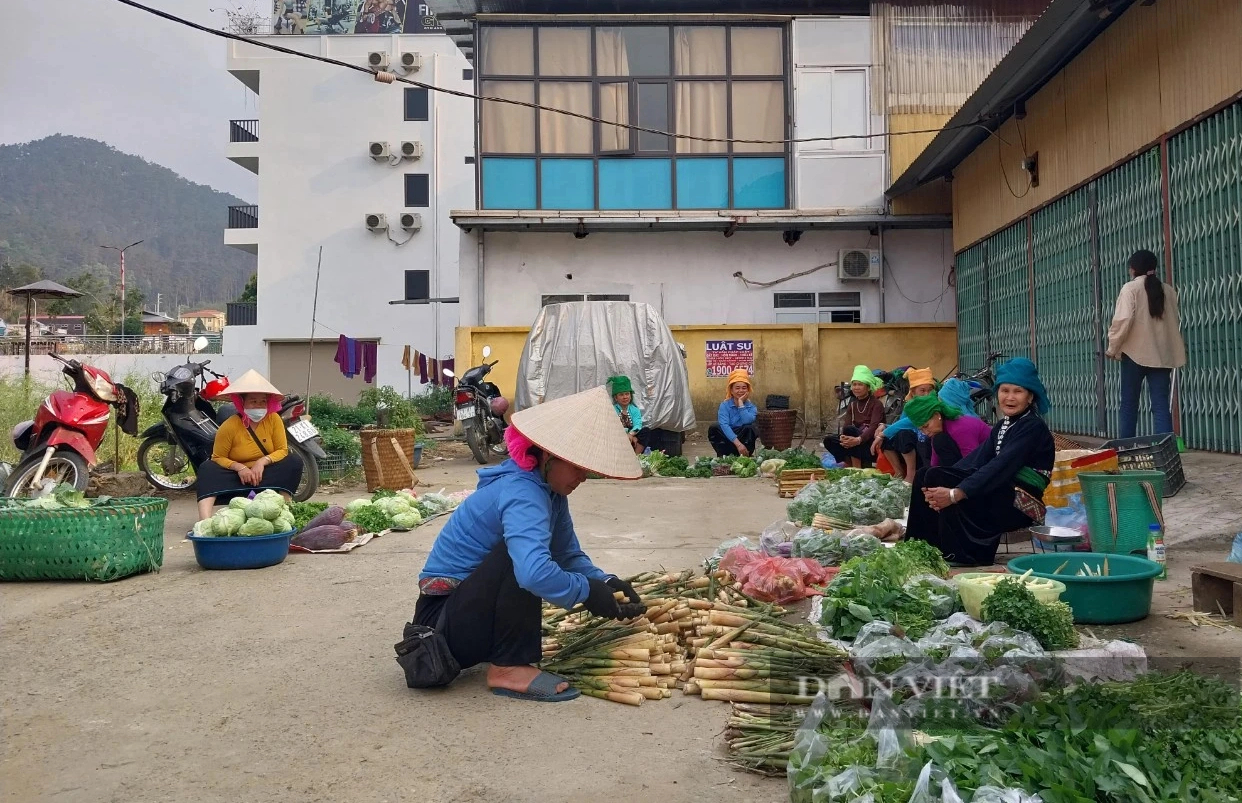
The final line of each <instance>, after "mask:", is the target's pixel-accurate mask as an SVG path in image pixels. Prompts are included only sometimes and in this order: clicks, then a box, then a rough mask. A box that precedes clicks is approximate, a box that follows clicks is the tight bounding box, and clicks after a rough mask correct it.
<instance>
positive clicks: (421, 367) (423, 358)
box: [418, 352, 427, 385]
mask: <svg viewBox="0 0 1242 803" xmlns="http://www.w3.org/2000/svg"><path fill="white" fill-rule="evenodd" d="M418 381H419V382H422V383H423V384H424V385H425V384H427V355H426V354H423V353H421V352H420V353H419V355H418Z"/></svg>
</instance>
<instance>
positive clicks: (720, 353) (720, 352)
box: [705, 340, 755, 379]
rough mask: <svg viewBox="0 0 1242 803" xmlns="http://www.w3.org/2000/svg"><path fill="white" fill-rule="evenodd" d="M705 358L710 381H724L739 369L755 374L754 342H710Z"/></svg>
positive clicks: (708, 342)
mask: <svg viewBox="0 0 1242 803" xmlns="http://www.w3.org/2000/svg"><path fill="white" fill-rule="evenodd" d="M705 356H706V358H707V378H708V379H723V378H725V377H727V376H728V375H729V374H731V373H732V372H733V371H736V370H737V369H738V368H743V369H745V370H746V372H747V373H749V374H751V375H753V374H754V373H755V341H753V340H709V341H707V346H706V352H705Z"/></svg>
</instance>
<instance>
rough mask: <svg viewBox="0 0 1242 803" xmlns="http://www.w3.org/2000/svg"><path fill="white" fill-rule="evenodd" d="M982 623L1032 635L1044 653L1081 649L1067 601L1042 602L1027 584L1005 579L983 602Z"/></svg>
mask: <svg viewBox="0 0 1242 803" xmlns="http://www.w3.org/2000/svg"><path fill="white" fill-rule="evenodd" d="M982 614H983V621H985V622H1005V623H1006V624H1008V625H1009V626H1010V627H1012V628H1014V629H1015V630H1021V631H1023V632H1024V633H1030V634H1031V635H1032V636H1034V637H1035V639H1036V640H1037V641H1039V643H1040V646H1042V647H1043V648H1044V649H1045V650H1049V651H1056V650H1070V649H1073V648H1074V647H1077V646H1078V632H1077V631H1076V630H1074V615H1073V612H1072V611H1071V610H1070V607H1069V606H1068V605H1066V604H1065V603H1064V602H1061V601H1060V600H1057V601H1056V602H1040V601H1039V600H1038V599H1036V597H1035V595H1034V594H1033V593H1032V592H1031V590H1030V589H1029V588H1027V587H1026V584H1025V583H1022V582H1019V581H1018V580H1017V578H1006V579H1004V580H1001V581H1000V582H999V583H997V584H996V589H995V590H994V591H993V592H992V593H991V594H989V595H988V596H987V597H986V598H985V599H984V600H983V608H982Z"/></svg>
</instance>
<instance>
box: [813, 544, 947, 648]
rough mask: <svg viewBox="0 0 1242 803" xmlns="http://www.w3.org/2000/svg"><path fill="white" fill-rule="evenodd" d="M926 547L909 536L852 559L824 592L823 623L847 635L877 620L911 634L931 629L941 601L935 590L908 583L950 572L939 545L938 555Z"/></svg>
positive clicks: (833, 631)
mask: <svg viewBox="0 0 1242 803" xmlns="http://www.w3.org/2000/svg"><path fill="white" fill-rule="evenodd" d="M916 545H921V546H916ZM926 546H929V545H928V544H926V543H924V542H921V541H903V542H901V543H900V544H898V545H897V546H895V547H893V548H892V549H879V550H876V551H875V552H873V553H871V554H869V555H864V556H862V557H857V558H852V559H850V560H849V561H847V562H846V564H845V565H844V566H842V567H841V571H840V572H839V573H838V574H837V576H836V577H835V578H833V580H832V582H831V583H829V584H828V588H827V590H826V591H825V592H824V601H823V612H822V614H821V616H820V623H821V624H823V625H824V626H825V627H826V628H828V630H829V632H830V633H831V634H832V635H833V636H834V637H836V638H839V639H845V640H851V639H853V638H854V637H855V636H857V635H858V631H859V630H860V629H861V628H862V626H863V625H865V624H867V623H868V622H871V621H875V620H884V621H887V622H892V623H893V624H895V625H897V626H899V627H901V628H902V629H903V630H905V632H906V635H907V636H909V637H910V638H918V637H919V636H921V635H923V634H924V633H926V632H927V631H928V630H929V629H930V628H931V627H932V625H933V624H934V623H935V620H936V606H935V605H933V600H932V598H931V595H930V594H928V593H925V592H924V591H923V590H922V589H920V588H918V587H912V588H910V589H907V588H906V587H905V584H906V582H907V581H908V580H910V579H911V578H913V577H915V576H916V575H920V574H931V575H934V576H936V577H941V578H943V577H946V576H948V573H949V567H948V564H946V563H945V561H944V558H943V557H942V556H941V555H940V552H939V550H936V548H935V547H931V550H932V552H933V553H934V555H932V554H929V553H928V551H927V550H926V549H924V548H923V547H926ZM950 613H952V611H950ZM946 615H947V614H946Z"/></svg>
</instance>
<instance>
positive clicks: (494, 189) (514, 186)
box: [483, 157, 535, 209]
mask: <svg viewBox="0 0 1242 803" xmlns="http://www.w3.org/2000/svg"><path fill="white" fill-rule="evenodd" d="M483 208H484V209H534V208H535V160H534V159H493V158H490V157H489V158H487V159H484V160H483Z"/></svg>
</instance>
